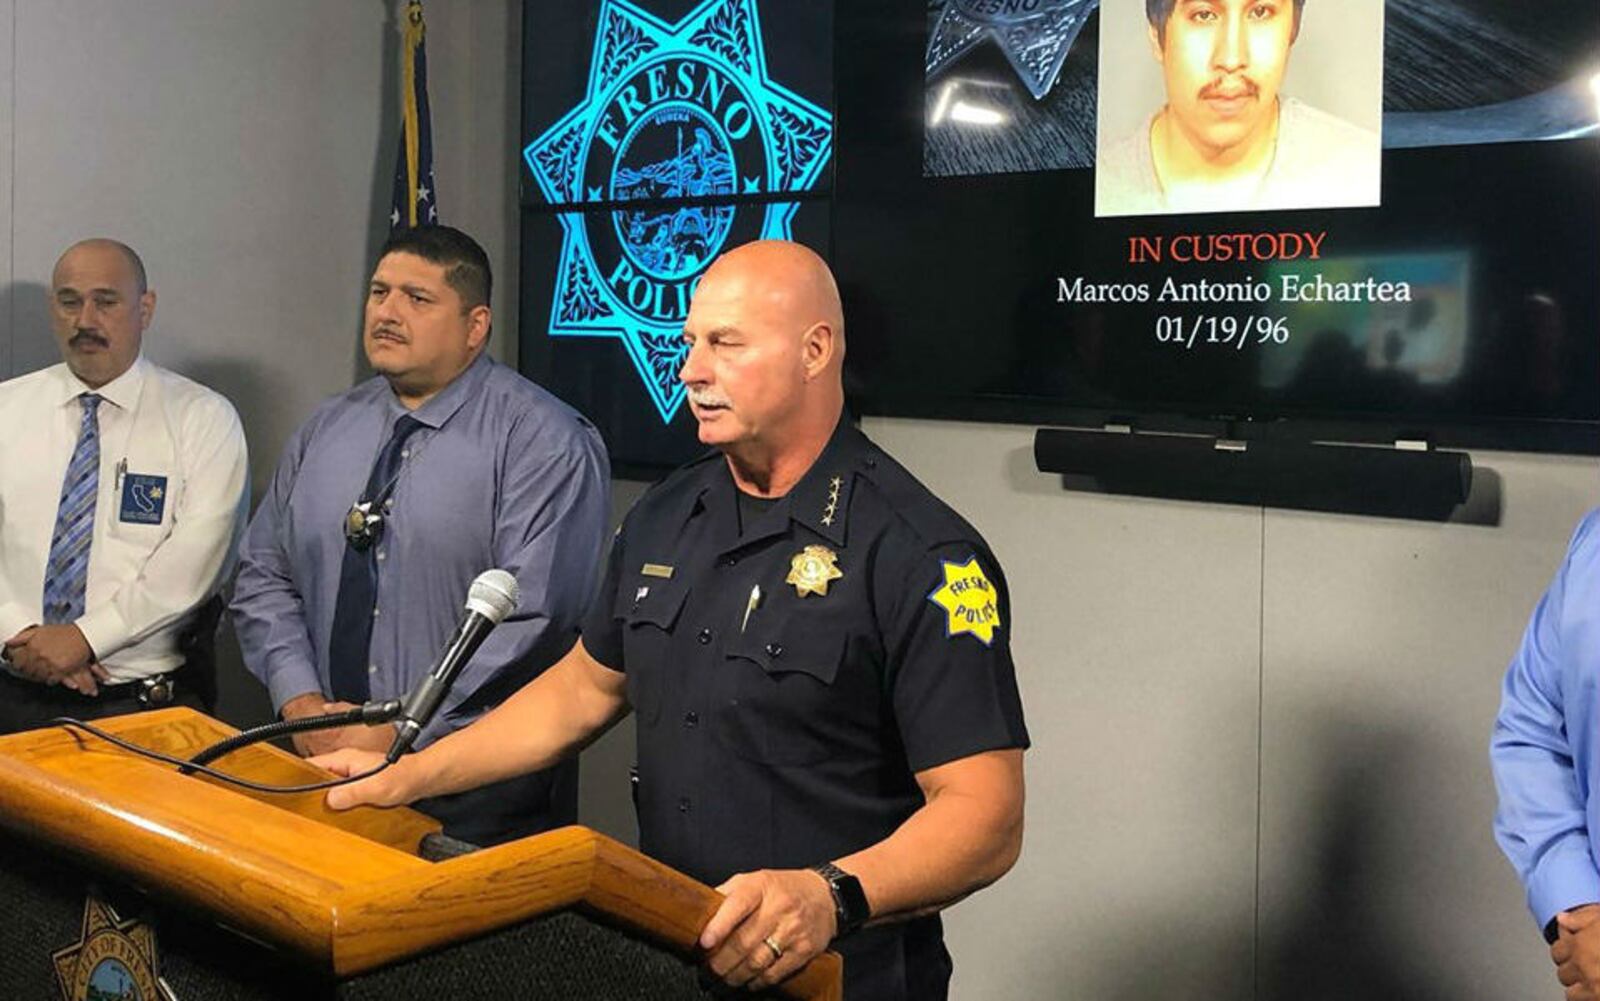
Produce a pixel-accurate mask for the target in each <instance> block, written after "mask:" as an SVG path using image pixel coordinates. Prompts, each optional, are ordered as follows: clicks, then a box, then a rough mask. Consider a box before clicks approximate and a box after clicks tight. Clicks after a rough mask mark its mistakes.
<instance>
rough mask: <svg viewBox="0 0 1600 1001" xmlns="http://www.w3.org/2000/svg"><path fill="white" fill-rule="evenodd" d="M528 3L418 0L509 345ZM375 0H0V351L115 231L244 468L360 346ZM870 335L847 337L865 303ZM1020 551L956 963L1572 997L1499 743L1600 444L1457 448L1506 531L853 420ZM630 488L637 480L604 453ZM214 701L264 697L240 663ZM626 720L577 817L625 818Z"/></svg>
mask: <svg viewBox="0 0 1600 1001" xmlns="http://www.w3.org/2000/svg"><path fill="white" fill-rule="evenodd" d="M517 6H518V5H517V4H516V3H514V2H511V0H480V2H472V3H466V2H458V3H454V4H449V3H434V4H430V6H429V10H428V16H429V27H430V31H431V35H430V42H429V55H430V58H431V61H432V65H431V66H430V69H431V70H432V72H433V77H432V81H431V83H432V92H433V101H434V126H435V130H436V137H437V144H438V154H437V168H438V175H439V185H440V189H441V192H442V197H443V203H442V204H443V209H444V215H445V218H446V219H447V221H452V222H456V223H459V224H461V225H463V226H465V227H466V228H468V229H469V230H471V231H473V232H474V233H476V234H477V235H478V236H479V237H480V238H481V239H483V241H484V242H485V244H486V245H487V246H488V248H489V250H490V253H491V255H492V256H493V257H494V260H495V262H496V264H497V266H498V269H499V271H500V274H501V277H502V281H501V282H500V285H499V290H498V291H497V293H496V296H495V307H496V314H497V316H498V317H499V320H498V321H497V325H496V327H497V342H496V348H495V350H496V351H497V352H498V353H499V354H500V355H501V356H502V357H505V356H507V355H508V354H509V353H510V351H511V347H510V346H511V345H514V344H515V329H514V326H515V324H514V320H515V317H514V316H513V312H514V309H515V304H516V300H515V282H514V281H513V280H512V278H511V276H512V275H513V274H514V271H515V264H514V260H515V258H514V251H515V241H516V228H515V214H514V211H513V208H514V205H515V184H516V177H517V164H516V162H515V160H514V159H513V157H514V155H515V152H514V151H515V148H516V132H517V130H516V127H515V114H516V93H515V79H516V64H517V59H516V47H517V40H516V33H517V16H516V8H517ZM393 18H394V14H393V11H392V10H391V3H390V0H340V2H334V3H329V2H325V0H276V2H273V3H262V2H260V0H139V2H137V3H119V2H114V0H0V289H3V290H4V297H3V300H0V374H3V373H18V372H22V371H26V370H28V369H31V368H33V367H36V366H37V365H39V364H42V363H44V362H47V361H50V360H53V358H54V354H53V348H52V346H51V343H50V341H49V338H48V334H47V332H46V329H45V326H44V315H45V314H44V298H43V288H44V283H45V282H46V281H48V276H49V269H50V266H51V263H52V262H53V260H54V258H55V256H56V254H57V253H58V252H59V251H60V249H61V248H62V247H63V246H64V245H65V244H66V243H68V242H70V241H71V240H73V239H75V238H77V237H80V236H83V235H87V234H91V233H111V234H113V235H118V236H121V237H123V238H124V239H127V240H129V241H130V242H132V243H133V244H134V245H136V246H137V247H139V249H140V250H141V251H142V252H143V253H144V254H145V256H146V259H147V261H148V263H149V265H150V270H151V274H152V279H153V282H154V284H155V286H156V288H157V289H158V291H159V293H160V305H159V308H158V313H157V322H156V324H155V328H154V330H153V331H152V334H151V336H150V339H149V342H148V343H149V351H150V354H151V355H152V357H154V358H155V359H156V360H157V361H159V362H162V363H163V364H167V365H170V366H173V367H175V368H177V369H179V370H181V371H185V372H188V373H191V374H194V375H196V376H198V377H199V378H201V379H204V380H206V381H208V382H210V383H211V384H212V385H214V386H216V387H217V388H219V389H221V390H222V391H224V392H225V393H227V394H228V395H229V396H230V397H231V398H232V399H234V401H235V402H236V403H237V404H238V406H239V409H240V411H241V414H242V415H243V417H244V420H245V424H246V427H247V430H248V434H249V439H250V446H251V449H252V452H253V458H252V470H253V473H254V475H255V478H256V487H257V491H258V492H259V490H260V487H261V485H262V484H263V483H264V482H265V480H266V478H267V476H268V475H269V474H270V471H271V468H272V466H273V464H274V463H275V462H276V458H277V453H278V450H279V449H280V448H281V447H282V444H283V441H284V439H285V438H286V437H287V436H288V434H289V432H290V431H291V430H292V429H293V428H294V426H295V425H296V424H297V423H298V422H299V421H300V420H301V419H302V418H303V417H304V415H305V414H306V413H307V411H309V409H310V408H311V407H312V406H313V405H314V404H315V402H316V401H317V400H319V399H321V398H322V397H323V396H325V395H327V394H329V393H332V392H336V391H338V390H340V389H342V388H344V387H345V386H348V385H349V384H350V383H351V381H352V380H353V379H355V378H357V377H359V376H360V375H361V369H360V366H359V364H358V361H357V359H358V351H357V343H356V331H357V328H358V324H359V316H360V299H361V290H362V285H363V282H364V279H365V277H366V274H367V270H368V267H369V264H370V258H371V254H372V251H373V248H374V247H375V245H376V240H377V239H379V238H380V235H381V232H382V224H381V221H380V220H381V216H382V213H383V212H385V211H386V208H387V200H388V192H389V177H390V170H391V169H392V166H391V165H392V163H393V160H392V158H393V155H394V153H393V150H394V142H395V123H396V121H397V120H398V105H397V102H396V99H395V97H394V95H393V92H392V89H393V83H394V77H395V73H396V72H397V67H396V65H395V63H396V62H397V60H396V58H395V55H394V52H395V46H396V36H395V26H394V21H393ZM857 336H858V337H862V336H870V332H869V331H862V332H858V333H857ZM867 430H868V432H869V433H870V434H872V435H874V436H876V437H877V438H878V440H879V441H880V442H881V443H882V444H883V445H884V446H885V447H887V448H888V449H889V450H890V451H892V452H893V453H895V454H896V455H898V456H899V457H900V458H901V459H902V460H903V461H904V462H905V463H906V464H907V465H908V466H910V467H911V469H912V470H913V471H915V472H916V473H917V474H918V475H920V476H922V477H923V478H924V479H925V480H926V482H927V483H928V484H929V485H930V486H932V487H933V488H934V489H935V490H936V491H937V492H938V493H940V494H941V495H942V496H944V497H945V498H947V499H948V500H949V501H950V502H951V503H952V504H954V505H955V506H956V507H957V508H959V509H960V510H961V511H963V512H964V513H965V514H966V515H967V516H968V517H969V518H970V519H971V520H972V521H973V522H974V523H975V524H977V525H978V526H979V527H980V528H981V529H982V530H983V531H984V532H985V533H986V535H987V536H988V538H989V541H990V542H991V543H992V544H993V546H994V549H995V551H996V553H997V554H998V556H999V557H1000V559H1001V560H1002V561H1003V563H1004V564H1005V567H1006V570H1007V573H1008V576H1009V577H1010V580H1011V585H1012V591H1013V594H1014V599H1015V623H1014V640H1013V641H1014V646H1015V651H1016V657H1017V662H1018V665H1019V670H1020V672H1021V682H1022V687H1023V694H1024V697H1025V699H1026V702H1027V707H1028V712H1029V720H1030V724H1031V728H1032V731H1033V736H1034V741H1035V747H1034V749H1033V750H1032V751H1031V752H1030V754H1029V756H1028V776H1029V782H1030V789H1029V792H1030V796H1029V807H1028V840H1027V847H1026V849H1025V852H1024V855H1023V859H1022V862H1021V863H1020V864H1019V866H1018V868H1017V870H1016V871H1015V872H1014V873H1012V874H1011V875H1010V876H1008V877H1007V878H1006V879H1005V880H1004V881H1003V882H1001V883H1000V884H999V885H997V886H995V887H993V888H991V889H989V890H987V891H985V892H984V893H981V894H979V895H977V896H975V897H974V898H972V899H971V900H969V901H967V902H965V903H963V904H961V905H959V906H957V907H956V908H954V909H953V910H952V911H951V912H950V914H949V919H948V923H949V927H950V941H951V948H952V951H953V952H954V953H955V956H956V961H957V970H958V972H957V991H956V995H957V997H959V998H961V999H964V1001H979V999H995V1001H999V999H1006V1001H1011V999H1018V998H1028V999H1032V998H1070V999H1084V1001H1122V999H1130V1001H1131V999H1135V998H1137V999H1141V1001H1143V999H1149V998H1152V997H1154V998H1168V997H1171V998H1178V997H1182V998H1184V999H1185V1001H1195V999H1217V1001H1238V999H1240V998H1249V997H1251V996H1253V995H1255V996H1259V997H1262V998H1279V997H1287V996H1289V995H1290V994H1294V995H1295V996H1305V995H1310V996H1313V997H1329V998H1331V997H1338V998H1363V999H1364V998H1383V999H1386V1001H1387V999H1393V998H1417V999H1432V998H1440V999H1444V998H1449V999H1452V1001H1456V999H1463V1001H1503V999H1511V998H1518V999H1521V998H1538V997H1558V996H1559V991H1558V990H1557V988H1556V985H1555V982H1554V978H1553V976H1552V975H1551V971H1550V970H1549V968H1548V961H1547V960H1546V959H1545V956H1544V950H1543V948H1542V946H1541V945H1540V943H1539V941H1538V939H1537V937H1536V936H1535V934H1534V931H1533V929H1532V927H1531V922H1530V921H1529V920H1528V918H1527V916H1526V915H1525V913H1524V912H1523V909H1522V904H1521V899H1520V892H1519V890H1518V888H1517V887H1516V885H1515V881H1514V879H1513V878H1512V876H1511V873H1510V870H1509V868H1508V867H1507V866H1506V865H1505V863H1504V862H1503V861H1502V860H1501V859H1500V857H1499V855H1498V853H1497V851H1496V849H1495V848H1494V846H1493V843H1492V841H1491V839H1490V836H1489V826H1488V825H1489V817H1490V814H1491V812H1492V809H1493V791H1492V787H1491V785H1490V781H1489V775H1488V769H1487V765H1486V761H1485V750H1484V747H1485V741H1486V737H1487V732H1488V727H1489V722H1490V719H1491V718H1492V716H1493V712H1494V708H1495V705H1496V702H1497V698H1498V683H1499V678H1500V674H1501V671H1502V670H1503V666H1504V664H1505V661H1506V659H1507V658H1508V656H1509V655H1510V653H1511V651H1512V649H1513V647H1514V645H1515V643H1516V640H1517V637H1518V634H1519V633H1520V630H1521V628H1522V624H1523V622H1524V620H1525V618H1526V616H1527V613H1528V610H1529V609H1530V608H1531V606H1532V604H1533V602H1534V600H1535V599H1536V597H1537V596H1538V594H1539V592H1540V590H1541V589H1542V588H1543V587H1544V585H1545V582H1546V580H1547V579H1548V577H1549V575H1550V573H1551V572H1552V571H1553V569H1554V567H1555V565H1556V563H1557V561H1558V560H1559V558H1560V555H1561V551H1562V548H1563V545H1564V543H1565V539H1566V536H1567V533H1568V532H1569V530H1570V528H1571V526H1572V524H1573V522H1574V521H1575V520H1576V519H1577V517H1578V516H1579V514H1580V513H1581V512H1582V511H1583V510H1584V509H1585V508H1586V507H1588V506H1589V505H1591V504H1592V503H1593V499H1594V497H1595V494H1596V491H1595V486H1596V484H1595V474H1594V464H1593V462H1592V461H1589V460H1584V459H1568V458H1543V457H1532V456H1519V455H1501V454H1483V455H1478V456H1475V458H1476V459H1477V461H1478V462H1479V463H1480V465H1484V466H1488V467H1490V468H1492V469H1493V470H1495V471H1496V472H1497V473H1498V475H1499V477H1500V479H1501V482H1502V488H1503V491H1504V501H1505V510H1504V519H1503V523H1502V524H1501V525H1499V526H1498V527H1493V528H1486V527H1476V526H1469V525H1457V524H1444V525H1432V524H1417V523H1409V522H1396V521H1386V520H1382V519H1370V518H1353V517H1341V516H1335V515H1311V514H1298V513H1290V512H1281V511H1265V512H1264V511H1261V510H1258V509H1247V508H1229V507H1220V506H1206V505H1198V504H1184V503H1175V502H1166V501H1157V500H1140V499H1128V498H1111V497H1103V496H1094V495H1088V494H1079V493H1068V492H1064V491H1062V490H1061V489H1060V488H1059V485H1058V483H1057V482H1056V481H1055V480H1053V479H1052V478H1050V477H1047V476H1043V475H1040V474H1038V473H1036V472H1034V471H1033V469H1032V466H1031V462H1030V459H1029V451H1028V449H1029V443H1030V437H1029V431H1028V430H1027V429H1022V428H1014V427H1000V426H987V427H986V426H974V425H962V424H940V423H932V422H923V421H900V420H869V421H868V422H867ZM617 488H618V489H617V494H618V503H619V507H620V506H622V505H624V504H626V503H627V502H628V501H630V500H631V499H632V498H633V497H635V496H636V495H637V493H638V491H639V487H638V485H636V484H627V483H619V484H617ZM229 692H230V695H229V702H228V704H227V707H226V708H227V710H228V713H229V715H230V716H231V717H232V718H235V719H244V718H246V717H248V716H250V715H251V714H252V713H259V712H261V710H262V707H261V704H260V698H259V694H258V692H257V691H256V690H255V689H254V688H253V687H252V686H251V685H250V684H249V683H248V682H246V681H243V680H240V679H238V678H237V677H235V678H234V679H233V680H232V681H231V683H230V687H229ZM629 744H630V737H629V731H628V724H626V723H625V724H624V725H623V726H622V727H620V728H619V730H618V732H617V733H614V734H612V735H610V736H608V737H607V738H606V739H605V740H603V741H601V742H600V743H599V744H597V745H596V746H595V747H593V748H591V749H590V750H589V751H588V752H587V753H586V756H585V766H584V767H585V772H584V775H585V802H584V816H585V819H586V820H588V821H590V822H591V823H593V824H595V825H596V826H598V827H601V828H602V829H605V830H608V831H611V832H613V833H617V834H620V835H623V836H629V835H630V834H631V830H632V821H631V817H630V814H629V810H628V807H627V794H626V784H625V768H626V764H627V761H628V760H629V759H630V757H631V748H630V746H629Z"/></svg>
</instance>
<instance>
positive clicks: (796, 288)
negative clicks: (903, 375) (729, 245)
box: [700, 240, 844, 362]
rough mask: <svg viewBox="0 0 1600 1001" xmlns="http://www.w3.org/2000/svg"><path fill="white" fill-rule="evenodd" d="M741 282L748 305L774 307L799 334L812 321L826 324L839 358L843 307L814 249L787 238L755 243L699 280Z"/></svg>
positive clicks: (722, 259)
mask: <svg viewBox="0 0 1600 1001" xmlns="http://www.w3.org/2000/svg"><path fill="white" fill-rule="evenodd" d="M708 281H726V282H730V283H732V282H738V283H741V284H742V286H743V289H744V294H745V296H746V297H748V298H749V299H750V300H751V305H752V306H755V307H758V308H766V309H775V310H780V311H782V312H784V313H785V314H786V315H788V317H789V319H790V320H791V321H798V322H797V323H796V326H797V327H799V328H800V329H799V330H797V331H796V333H797V334H798V333H799V332H800V330H804V329H805V328H806V327H809V326H811V325H812V324H815V323H823V324H827V326H828V327H829V328H830V329H831V330H833V332H834V334H835V335H836V336H837V337H838V338H839V340H840V344H841V349H840V350H839V351H838V352H837V355H838V357H837V359H836V361H837V362H842V361H843V360H844V351H843V349H842V345H843V339H844V306H843V305H841V304H840V301H839V286H838V284H836V283H835V282H834V280H833V272H832V271H830V270H829V269H828V263H827V262H826V261H824V260H823V259H822V258H821V257H820V256H819V255H818V254H817V252H816V251H814V250H812V249H811V248H810V247H807V246H805V245H803V244H799V243H793V242H791V241H788V240H757V241H755V242H754V243H747V244H744V245H743V246H741V247H735V248H734V249H733V250H730V251H728V252H727V253H726V254H723V255H722V256H721V257H719V258H717V259H716V260H715V261H713V262H712V263H711V267H710V268H708V269H706V273H705V276H704V277H702V278H701V279H700V286H701V288H704V287H705V283H706V282H708Z"/></svg>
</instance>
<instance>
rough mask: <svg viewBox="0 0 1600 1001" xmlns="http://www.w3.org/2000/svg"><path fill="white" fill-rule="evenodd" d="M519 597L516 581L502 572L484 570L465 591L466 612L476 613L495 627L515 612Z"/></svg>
mask: <svg viewBox="0 0 1600 1001" xmlns="http://www.w3.org/2000/svg"><path fill="white" fill-rule="evenodd" d="M520 597H521V592H520V589H519V588H518V587H517V579H516V578H515V577H513V576H511V575H510V574H509V573H507V572H506V571H504V570H485V571H484V572H483V573H481V574H479V575H478V576H477V577H475V578H474V579H473V581H472V587H471V588H469V589H468V590H467V610H468V611H472V612H477V613H478V614H479V615H481V616H483V617H484V618H486V619H488V620H489V621H490V622H492V623H494V624H495V625H497V626H498V625H499V624H500V622H501V620H502V619H504V618H505V617H506V616H508V615H510V614H511V613H512V612H514V611H516V610H517V601H518V599H519V598H520Z"/></svg>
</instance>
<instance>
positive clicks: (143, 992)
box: [50, 894, 174, 1001]
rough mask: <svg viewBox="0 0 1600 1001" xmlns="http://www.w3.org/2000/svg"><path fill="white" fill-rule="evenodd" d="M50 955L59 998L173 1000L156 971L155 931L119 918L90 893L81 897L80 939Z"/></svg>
mask: <svg viewBox="0 0 1600 1001" xmlns="http://www.w3.org/2000/svg"><path fill="white" fill-rule="evenodd" d="M50 958H51V960H52V961H53V963H54V965H55V970H56V986H57V987H59V988H60V989H61V997H62V998H63V1001H99V999H101V998H139V999H142V1001H174V998H173V994H172V991H171V989H169V988H168V987H167V985H166V982H165V981H163V980H162V979H161V976H160V973H159V970H158V963H157V960H156V933H155V931H154V930H153V929H152V928H151V927H150V926H149V925H147V924H145V923H143V922H141V921H136V920H135V921H123V920H122V919H120V918H119V917H118V916H117V912H116V911H114V910H112V909H111V905H110V904H107V903H106V902H105V901H103V900H100V899H99V898H97V897H95V896H94V895H93V894H91V895H90V896H89V897H88V899H87V900H85V901H84V907H83V933H82V938H80V939H79V941H78V943H77V944H76V945H69V946H67V947H66V948H65V949H61V950H58V951H57V952H55V953H52V954H51V957H50Z"/></svg>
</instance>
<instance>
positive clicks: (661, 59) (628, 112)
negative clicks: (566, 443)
mask: <svg viewBox="0 0 1600 1001" xmlns="http://www.w3.org/2000/svg"><path fill="white" fill-rule="evenodd" d="M832 143H833V123H832V120H831V118H830V117H829V115H828V114H827V112H825V111H823V110H822V109H820V108H818V107H817V106H816V105H814V104H812V103H811V102H809V101H807V100H805V99H804V98H802V97H800V96H799V95H797V94H794V93H792V92H790V91H788V90H786V89H785V88H783V87H782V86H779V85H778V84H776V83H773V82H772V81H771V80H769V79H768V78H767V68H766V55H765V52H764V51H763V46H762V41H761V28H760V22H759V19H758V16H757V13H756V5H755V0H706V2H705V3H702V4H700V5H699V6H698V7H696V8H695V9H694V10H693V11H692V12H691V13H689V14H688V15H687V16H686V17H684V18H683V20H681V21H679V22H678V23H677V24H668V23H667V22H665V21H662V20H660V19H659V18H656V17H654V16H652V15H650V14H648V13H646V12H645V11H643V10H641V9H639V8H638V7H636V6H634V5H633V4H631V3H628V2H627V0H606V2H605V3H604V4H602V5H601V8H600V18H599V22H598V27H597V29H596V31H595V40H594V55H593V59H592V62H591V63H590V67H589V89H588V93H587V95H586V97H585V99H584V101H583V103H582V104H580V105H578V106H577V107H575V108H573V109H572V110H571V111H570V112H568V113H567V114H566V115H565V116H564V117H563V118H562V119H561V120H560V121H558V122H557V123H556V124H555V125H553V126H551V127H550V128H549V130H547V131H546V132H545V133H544V134H543V135H541V136H540V137H539V138H537V139H535V140H534V141H533V142H532V143H531V144H530V145H529V146H528V147H527V149H525V150H523V159H524V160H526V161H527V164H528V169H529V170H530V171H532V172H533V176H534V178H535V180H537V181H538V183H539V188H540V190H541V191H542V192H543V193H544V197H545V199H546V200H547V201H549V202H550V203H551V204H553V205H562V204H572V205H574V206H575V207H576V206H578V205H579V204H581V203H593V202H628V201H640V202H644V203H645V204H644V205H643V206H641V207H639V208H631V207H627V206H624V207H621V208H615V209H614V210H613V211H608V212H590V213H586V214H584V213H577V212H573V213H564V214H563V215H561V217H560V219H561V226H562V231H563V238H562V247H561V258H560V264H559V265H558V268H557V273H556V287H555V296H554V302H553V304H552V307H551V311H550V335H551V336H552V337H617V338H620V339H621V340H622V342H623V344H624V345H625V346H626V348H627V351H628V357H629V359H630V360H631V361H632V362H633V365H634V368H635V369H637V370H638V373H639V376H640V378H641V379H643V381H644V385H645V388H646V390H647V391H648V392H649V395H650V400H651V402H652V403H654V404H655V407H656V410H657V412H658V413H660V415H661V420H662V422H663V423H668V422H670V421H671V420H672V416H673V414H675V413H676V412H677V410H678V407H679V406H680V405H681V404H682V403H683V397H684V389H683V385H682V384H681V383H679V382H678V378H677V375H678V369H679V368H680V367H681V365H682V362H683V351H684V348H683V343H682V333H683V321H684V319H685V318H686V317H687V316H688V314H689V297H690V296H691V295H692V294H693V293H694V289H695V285H696V283H697V282H698V281H699V280H700V276H701V274H702V273H704V271H705V269H706V267H707V265H709V264H710V263H711V260H712V259H713V258H714V257H716V256H717V254H718V253H720V252H721V251H722V249H723V248H724V247H731V246H737V245H738V244H741V243H745V242H747V241H749V240H755V239H786V238H788V237H789V235H790V222H791V220H792V219H793V217H794V214H795V211H796V209H797V208H798V206H797V205H795V204H793V203H789V204H779V203H755V204H751V203H748V202H747V203H742V204H738V203H735V204H730V203H729V201H730V200H732V199H737V198H741V197H748V196H752V195H754V196H766V195H771V194H773V193H786V192H799V191H805V190H807V189H809V188H810V187H811V186H812V185H813V184H814V183H815V182H816V179H817V177H818V175H819V174H821V172H822V168H823V166H824V165H825V164H826V163H827V160H828V156H829V155H830V153H831V150H832ZM679 200H683V201H689V202H690V204H686V205H679V206H672V207H662V205H661V203H662V202H669V203H670V202H674V201H679Z"/></svg>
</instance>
